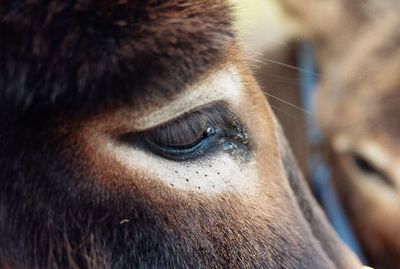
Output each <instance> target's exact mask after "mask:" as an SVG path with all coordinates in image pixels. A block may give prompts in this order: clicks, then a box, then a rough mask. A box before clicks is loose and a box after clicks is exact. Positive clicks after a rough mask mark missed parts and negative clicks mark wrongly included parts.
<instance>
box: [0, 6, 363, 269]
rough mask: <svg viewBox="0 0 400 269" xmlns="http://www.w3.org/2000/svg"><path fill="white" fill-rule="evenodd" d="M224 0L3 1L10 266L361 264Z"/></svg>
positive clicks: (3, 212) (3, 220) (4, 189)
mask: <svg viewBox="0 0 400 269" xmlns="http://www.w3.org/2000/svg"><path fill="white" fill-rule="evenodd" d="M232 20H233V18H232V17H231V15H230V9H229V6H228V5H227V4H226V3H225V1H222V0H217V1H215V0H213V1H210V0H202V1H183V0H170V1H155V0H146V1H142V0H141V1H129V0H126V1H124V0H122V1H109V0H100V1H91V0H79V1H63V0H62V1H61V0H55V1H42V0H37V1H15V0H13V1H3V2H2V4H1V7H0V40H1V42H0V96H1V99H0V104H1V105H0V110H1V123H0V159H1V162H0V268H7V269H8V268H11V269H25V268H200V267H202V268H264V267H265V268H297V269H299V268H304V269H305V268H307V269H309V268H318V269H321V268H358V267H360V264H359V263H358V261H357V260H356V259H355V258H354V257H353V256H352V254H351V253H350V252H349V251H348V250H347V249H345V248H344V247H343V246H342V244H341V243H340V242H339V241H338V239H337V238H336V236H335V235H334V233H333V232H332V230H331V229H330V227H329V226H328V225H327V222H326V220H325V218H324V216H323V215H322V213H321V211H320V210H319V208H318V207H317V205H316V204H315V202H314V200H313V199H312V197H311V196H310V193H309V191H308V190H307V188H306V187H305V185H304V183H303V181H302V178H301V175H300V174H299V173H298V171H297V169H296V165H295V163H294V162H293V161H292V158H291V155H290V151H289V149H288V148H287V145H286V144H285V139H284V137H283V136H282V135H281V133H280V131H279V126H278V124H277V123H276V121H275V119H274V116H273V114H272V113H271V111H270V109H269V106H268V103H267V102H266V100H265V98H264V96H263V94H262V92H261V90H260V89H259V87H258V85H257V83H256V82H255V81H254V79H253V76H252V75H251V73H250V72H249V70H248V69H247V67H246V64H245V63H244V61H243V60H242V58H241V55H240V51H239V50H238V49H237V47H236V44H235V38H234V35H233V33H232V30H231V23H232Z"/></svg>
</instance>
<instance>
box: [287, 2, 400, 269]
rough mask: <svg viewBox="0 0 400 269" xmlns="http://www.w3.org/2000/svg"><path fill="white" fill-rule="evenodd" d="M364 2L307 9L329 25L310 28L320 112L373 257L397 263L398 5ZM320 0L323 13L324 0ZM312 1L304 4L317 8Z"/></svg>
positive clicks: (341, 185)
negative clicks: (327, 12)
mask: <svg viewBox="0 0 400 269" xmlns="http://www.w3.org/2000/svg"><path fill="white" fill-rule="evenodd" d="M288 2H290V1H288ZM310 2H313V1H310ZM328 2H329V1H326V3H325V5H326V4H327V3H328ZM331 2H332V3H331V4H333V1H331ZM347 2H348V1H347ZM361 2H362V3H361ZM361 2H360V3H357V1H351V5H352V6H353V9H352V8H349V7H348V5H349V4H350V3H348V4H346V5H345V4H344V3H341V1H336V4H335V6H336V8H335V9H333V10H341V11H342V12H340V13H339V12H338V13H337V14H335V15H333V16H332V17H329V18H328V19H327V23H324V24H322V19H321V18H320V19H317V18H316V17H315V16H317V17H318V16H319V15H318V14H314V16H311V15H305V16H306V17H307V18H308V19H309V23H310V25H311V22H312V23H314V24H315V25H324V27H325V25H328V26H327V27H326V29H324V30H323V29H312V28H311V26H310V25H308V26H305V27H306V28H307V27H308V28H307V29H309V32H311V34H310V36H312V38H313V40H314V42H315V44H316V49H317V53H318V56H319V59H320V60H319V64H320V68H321V70H322V75H321V77H320V81H319V86H318V90H317V93H318V96H317V116H318V119H319V123H320V126H321V128H322V131H323V133H324V135H325V136H326V142H327V144H328V147H329V149H328V151H329V153H328V155H329V161H330V162H331V164H332V166H333V173H334V179H335V184H336V187H337V190H338V192H339V194H340V196H341V199H342V200H343V201H344V204H345V206H346V208H347V211H348V213H349V214H350V218H351V221H352V222H353V224H354V228H355V231H356V232H357V233H358V235H359V237H360V240H361V241H362V244H363V246H364V248H365V249H366V252H367V254H368V256H369V257H370V259H371V261H372V263H373V264H374V265H376V266H377V267H378V268H394V267H396V266H398V264H399V262H400V244H399V242H400V240H399V236H398V234H397V228H396V227H398V226H399V224H400V192H399V191H400V189H399V186H400V185H399V184H400V174H399V169H398V167H399V163H400V157H399V156H400V148H399V139H398V137H399V133H400V128H399V126H400V125H399V119H398V117H397V116H396V115H398V113H399V112H400V111H399V105H398V104H399V100H400V99H399V98H400V90H399V85H400V84H399V79H398V75H397V73H396V70H398V67H399V66H398V65H399V64H398V62H399V61H398V60H399V59H400V58H399V57H400V56H399V55H400V51H399V46H398V40H399V35H398V33H397V32H398V31H397V29H398V26H399V20H398V18H397V17H398V16H397V12H398V8H399V7H398V3H395V2H392V1H381V2H380V3H379V4H378V3H373V2H369V1H361ZM315 4H316V5H318V6H319V7H320V8H321V11H320V13H319V14H324V10H325V7H324V6H323V5H324V4H318V3H315ZM311 6H312V5H310V6H309V7H308V8H307V9H306V10H308V12H310V13H313V12H312V11H311ZM291 7H292V8H294V7H293V6H291ZM297 8H298V9H296V10H297V11H298V12H299V14H303V15H304V14H305V13H306V12H305V10H299V8H300V7H297ZM303 8H304V7H303ZM331 12H333V11H331ZM376 14H379V15H378V16H377V15H376ZM361 15H362V16H361ZM345 18H347V19H345ZM303 25H305V23H304V22H303ZM345 25H349V27H345ZM332 29H337V31H331V32H329V31H328V30H332ZM323 40H325V41H323Z"/></svg>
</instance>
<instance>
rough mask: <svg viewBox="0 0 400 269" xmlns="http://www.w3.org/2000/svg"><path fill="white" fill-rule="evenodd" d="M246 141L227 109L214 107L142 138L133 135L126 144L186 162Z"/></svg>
mask: <svg viewBox="0 0 400 269" xmlns="http://www.w3.org/2000/svg"><path fill="white" fill-rule="evenodd" d="M246 138H247V137H246V135H245V133H244V131H243V128H241V125H240V124H239V122H238V121H237V120H236V119H235V117H234V115H233V114H232V113H231V112H230V111H229V110H228V109H227V108H226V107H225V106H224V105H221V104H213V105H209V106H207V107H202V108H199V109H197V110H195V111H192V112H188V113H185V114H183V115H182V116H180V117H178V118H176V119H174V120H172V121H170V122H168V123H166V124H163V125H161V126H158V127H155V128H153V129H151V130H148V131H145V132H143V133H141V134H137V135H135V134H130V135H129V136H128V137H127V139H126V138H125V140H126V141H128V143H130V144H132V143H134V144H135V143H137V144H140V145H141V146H142V147H143V148H145V149H147V150H149V151H151V152H152V153H153V154H156V155H159V156H161V157H163V158H167V159H171V160H174V161H186V160H190V159H195V158H197V157H200V156H203V155H205V154H207V153H211V152H213V151H216V150H218V149H221V146H227V145H228V144H229V145H232V143H238V142H241V143H242V144H245V140H246ZM135 141H137V142H135Z"/></svg>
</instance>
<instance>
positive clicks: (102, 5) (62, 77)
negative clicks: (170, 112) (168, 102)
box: [0, 0, 232, 113]
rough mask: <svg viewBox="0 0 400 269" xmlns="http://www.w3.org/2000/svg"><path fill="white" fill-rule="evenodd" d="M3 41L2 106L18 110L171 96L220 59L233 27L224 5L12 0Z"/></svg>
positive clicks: (1, 18) (0, 11)
mask: <svg viewBox="0 0 400 269" xmlns="http://www.w3.org/2000/svg"><path fill="white" fill-rule="evenodd" d="M0 40H1V44H0V46H1V47H0V50H1V51H2V53H1V54H0V63H1V65H0V70H1V74H0V89H1V91H0V97H1V98H0V102H1V103H0V107H1V110H3V111H6V112H7V110H9V111H11V110H12V112H13V113H16V112H17V111H20V110H26V109H28V108H31V107H35V108H36V109H41V108H42V107H49V108H52V107H53V108H54V106H58V107H60V106H62V107H65V108H69V109H71V108H73V109H76V108H77V107H79V108H82V106H85V107H86V106H90V105H93V104H98V103H104V102H105V100H110V99H114V98H116V99H124V100H127V99H129V101H130V102H132V100H133V102H135V100H139V99H140V100H142V98H151V96H152V95H153V96H154V95H155V93H156V94H157V95H160V94H161V95H162V96H169V95H171V94H174V93H175V92H176V91H177V90H178V89H183V88H184V86H185V85H187V84H188V83H190V82H191V81H193V80H194V79H195V78H196V77H197V76H199V75H200V74H201V73H203V72H204V71H205V70H207V68H209V67H210V66H212V64H213V63H216V62H218V61H219V59H220V57H221V56H222V53H223V52H224V50H225V49H226V48H227V47H229V46H230V45H231V42H232V29H231V18H230V15H229V13H228V9H226V5H225V3H224V1H222V0H217V1H192V2H188V1H184V0H175V1H164V2H163V1H161V2H160V1H156V0H143V1H124V0H123V1H108V0H100V1H88V0H80V1H62V0H56V1H41V0H38V1H29V0H26V1H12V0H9V1H2V3H1V6H0ZM155 78H156V79H155ZM136 103H138V102H136Z"/></svg>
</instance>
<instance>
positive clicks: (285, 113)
mask: <svg viewBox="0 0 400 269" xmlns="http://www.w3.org/2000/svg"><path fill="white" fill-rule="evenodd" d="M270 107H272V108H273V110H276V111H278V112H281V113H282V114H283V115H285V116H286V117H289V118H290V119H291V120H296V119H295V118H294V117H293V116H292V115H290V113H288V112H287V111H284V110H283V109H280V108H278V107H276V106H273V105H271V104H270Z"/></svg>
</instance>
